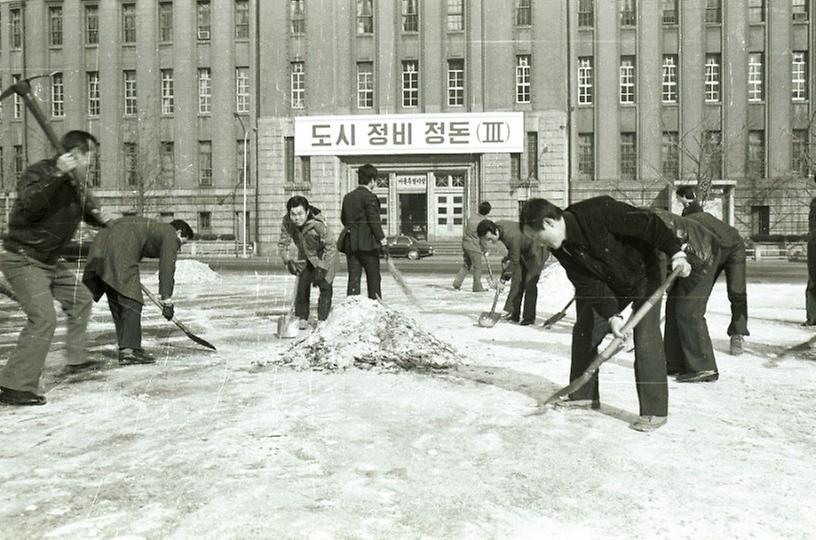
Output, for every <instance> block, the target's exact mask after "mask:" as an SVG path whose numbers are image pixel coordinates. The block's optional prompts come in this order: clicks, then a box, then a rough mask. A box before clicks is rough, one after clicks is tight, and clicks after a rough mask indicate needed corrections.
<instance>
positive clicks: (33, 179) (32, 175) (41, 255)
mask: <svg viewBox="0 0 816 540" xmlns="http://www.w3.org/2000/svg"><path fill="white" fill-rule="evenodd" d="M96 210H97V208H96V204H95V203H94V201H93V199H91V198H84V203H83V205H80V203H79V197H78V196H77V193H76V190H75V188H74V187H73V186H72V185H71V184H70V182H69V177H68V176H67V175H63V174H62V173H61V172H60V170H59V169H58V168H57V166H56V159H55V158H52V159H44V160H42V161H38V162H37V163H34V164H33V165H31V166H30V167H28V168H27V169H26V170H25V171H24V172H23V174H22V175H21V176H20V179H19V180H18V181H17V199H16V200H15V201H14V206H13V207H12V209H11V215H10V217H9V223H8V233H7V234H6V236H5V237H4V238H3V247H5V249H6V250H8V251H12V252H14V253H25V254H26V255H28V256H29V257H31V258H33V259H37V260H38V261H40V262H44V263H47V264H53V263H55V262H56V260H57V258H58V252H60V251H61V250H62V248H64V247H65V246H66V245H67V244H68V243H69V242H70V241H71V238H72V237H73V235H74V233H75V232H76V230H77V226H78V225H79V222H80V221H81V220H83V219H84V220H85V221H86V222H87V223H89V224H90V225H93V226H97V227H102V226H104V223H102V222H101V221H100V220H99V218H98V217H97V216H96V214H95V211H96Z"/></svg>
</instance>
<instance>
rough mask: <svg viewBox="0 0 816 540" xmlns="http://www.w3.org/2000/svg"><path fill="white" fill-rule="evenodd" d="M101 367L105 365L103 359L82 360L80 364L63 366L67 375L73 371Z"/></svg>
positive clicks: (78, 371)
mask: <svg viewBox="0 0 816 540" xmlns="http://www.w3.org/2000/svg"><path fill="white" fill-rule="evenodd" d="M103 367H105V362H104V361H99V360H88V361H87V362H82V363H81V364H67V365H66V366H65V371H67V372H68V374H69V375H73V374H74V373H85V372H86V371H96V370H97V369H102V368H103Z"/></svg>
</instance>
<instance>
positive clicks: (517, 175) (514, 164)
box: [510, 153, 521, 182]
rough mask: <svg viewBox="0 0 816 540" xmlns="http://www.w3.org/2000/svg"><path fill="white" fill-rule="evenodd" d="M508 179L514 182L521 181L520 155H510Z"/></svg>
mask: <svg viewBox="0 0 816 540" xmlns="http://www.w3.org/2000/svg"><path fill="white" fill-rule="evenodd" d="M510 178H511V179H513V180H514V181H515V182H519V181H520V180H521V154H517V153H513V154H510Z"/></svg>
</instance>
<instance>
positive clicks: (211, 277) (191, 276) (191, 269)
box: [156, 259, 221, 283]
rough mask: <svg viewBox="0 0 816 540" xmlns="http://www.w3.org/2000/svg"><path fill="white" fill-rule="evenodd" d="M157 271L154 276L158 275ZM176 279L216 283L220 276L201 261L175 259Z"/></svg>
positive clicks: (182, 281)
mask: <svg viewBox="0 0 816 540" xmlns="http://www.w3.org/2000/svg"><path fill="white" fill-rule="evenodd" d="M158 275H159V274H158V272H157V273H156V277H158ZM175 278H176V281H177V282H178V283H217V282H219V281H221V276H220V275H218V273H217V272H214V271H213V269H212V268H210V267H209V266H207V265H206V264H204V263H203V262H199V261H194V260H192V259H181V260H179V261H176V275H175Z"/></svg>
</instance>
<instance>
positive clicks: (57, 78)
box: [51, 73, 65, 118]
mask: <svg viewBox="0 0 816 540" xmlns="http://www.w3.org/2000/svg"><path fill="white" fill-rule="evenodd" d="M51 116H53V117H54V118H62V117H63V116H65V81H64V79H63V77H62V73H53V74H52V75H51Z"/></svg>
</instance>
